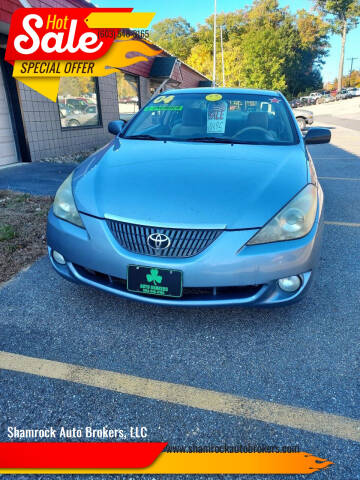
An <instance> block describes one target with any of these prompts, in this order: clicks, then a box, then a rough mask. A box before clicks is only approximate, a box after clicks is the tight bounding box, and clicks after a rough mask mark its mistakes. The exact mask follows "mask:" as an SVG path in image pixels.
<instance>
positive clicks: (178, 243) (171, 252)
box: [107, 220, 221, 258]
mask: <svg viewBox="0 0 360 480" xmlns="http://www.w3.org/2000/svg"><path fill="white" fill-rule="evenodd" d="M107 224H108V227H109V228H110V230H111V232H112V233H113V235H114V237H115V238H116V239H117V241H118V242H119V243H120V245H121V246H122V247H124V248H126V250H129V251H130V252H134V253H140V254H142V255H152V256H157V257H178V258H179V257H180V258H181V257H182V258H184V257H193V256H194V255H197V254H199V253H200V252H202V251H203V250H205V248H207V247H208V246H209V245H210V244H211V243H212V242H213V241H214V240H215V239H216V238H217V237H218V236H219V235H220V234H221V230H188V229H180V228H158V227H147V226H144V225H135V224H133V223H124V222H119V221H116V220H107ZM152 234H162V235H166V236H167V237H168V238H169V240H170V245H169V247H168V248H164V249H161V248H152V247H150V246H149V245H148V237H149V236H150V235H152Z"/></svg>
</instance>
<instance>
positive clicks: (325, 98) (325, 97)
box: [316, 94, 335, 105]
mask: <svg viewBox="0 0 360 480" xmlns="http://www.w3.org/2000/svg"><path fill="white" fill-rule="evenodd" d="M330 102H335V97H333V96H331V95H330V94H328V95H323V96H322V97H320V98H318V99H317V100H316V103H317V104H318V105H319V104H321V103H330Z"/></svg>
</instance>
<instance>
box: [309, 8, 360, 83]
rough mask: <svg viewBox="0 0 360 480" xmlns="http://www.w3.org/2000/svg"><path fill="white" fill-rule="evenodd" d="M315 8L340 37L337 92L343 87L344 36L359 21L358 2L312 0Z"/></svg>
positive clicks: (359, 9)
mask: <svg viewBox="0 0 360 480" xmlns="http://www.w3.org/2000/svg"><path fill="white" fill-rule="evenodd" d="M314 5H315V8H316V9H317V10H318V11H319V12H320V13H321V14H323V15H324V17H325V18H326V19H328V21H329V24H330V25H331V28H332V30H333V32H334V33H336V34H339V35H341V51H340V61H339V73H338V90H341V88H342V85H343V72H344V55H345V45H346V36H347V34H348V32H349V31H350V30H351V29H353V28H355V27H356V26H357V25H358V24H359V21H360V0H314Z"/></svg>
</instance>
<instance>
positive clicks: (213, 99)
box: [205, 93, 222, 102]
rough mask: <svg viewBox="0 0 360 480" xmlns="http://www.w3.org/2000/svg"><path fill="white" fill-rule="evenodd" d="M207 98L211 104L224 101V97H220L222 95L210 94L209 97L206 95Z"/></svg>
mask: <svg viewBox="0 0 360 480" xmlns="http://www.w3.org/2000/svg"><path fill="white" fill-rule="evenodd" d="M205 98H206V100H208V101H209V102H217V101H218V100H221V99H222V95H220V93H209V95H206V97H205Z"/></svg>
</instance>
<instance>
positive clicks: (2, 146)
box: [0, 63, 18, 166]
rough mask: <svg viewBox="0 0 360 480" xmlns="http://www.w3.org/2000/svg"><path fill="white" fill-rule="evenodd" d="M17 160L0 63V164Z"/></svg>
mask: <svg viewBox="0 0 360 480" xmlns="http://www.w3.org/2000/svg"><path fill="white" fill-rule="evenodd" d="M17 161H18V155H17V150H16V143H15V137H14V132H13V128H12V122H11V117H10V111H9V104H8V100H7V95H6V91H5V85H4V75H3V70H2V65H1V63H0V166H2V165H8V164H9V163H15V162H17Z"/></svg>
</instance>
